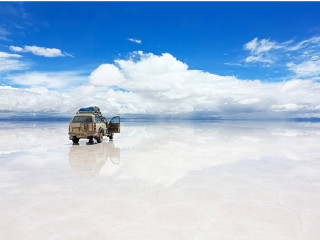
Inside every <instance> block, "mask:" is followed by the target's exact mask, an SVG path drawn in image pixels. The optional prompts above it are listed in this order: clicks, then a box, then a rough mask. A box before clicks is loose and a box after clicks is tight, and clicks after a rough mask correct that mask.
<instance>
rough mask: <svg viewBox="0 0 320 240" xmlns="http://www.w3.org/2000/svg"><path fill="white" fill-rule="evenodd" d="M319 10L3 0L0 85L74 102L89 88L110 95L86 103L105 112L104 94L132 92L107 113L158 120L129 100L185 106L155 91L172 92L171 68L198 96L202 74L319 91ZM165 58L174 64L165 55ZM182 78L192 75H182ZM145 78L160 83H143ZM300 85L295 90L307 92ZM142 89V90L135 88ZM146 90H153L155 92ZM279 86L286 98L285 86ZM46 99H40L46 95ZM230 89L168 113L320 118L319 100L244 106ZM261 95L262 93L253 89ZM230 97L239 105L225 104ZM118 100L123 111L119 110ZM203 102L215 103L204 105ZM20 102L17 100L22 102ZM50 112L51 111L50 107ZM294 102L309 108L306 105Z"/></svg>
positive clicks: (278, 5) (281, 5) (317, 6)
mask: <svg viewBox="0 0 320 240" xmlns="http://www.w3.org/2000/svg"><path fill="white" fill-rule="evenodd" d="M319 12H320V3H319V2H94V3H91V2H24V3H17V2H16V3H6V2H1V3H0V53H1V54H2V55H1V54H0V64H1V62H2V67H1V66H0V84H1V85H0V86H2V88H3V89H5V88H6V90H5V91H8V87H11V88H15V89H18V90H20V91H22V90H24V91H26V92H28V94H30V92H33V94H34V91H36V92H37V91H40V90H39V87H42V88H45V90H46V91H49V93H50V94H67V92H68V94H73V96H75V95H76V96H77V97H79V94H80V93H79V92H76V91H80V90H79V89H81V88H83V87H84V86H87V87H88V88H90V87H91V88H97V87H98V88H99V89H100V90H101V89H103V91H102V90H101V93H100V94H101V99H100V100H98V99H96V101H90V100H88V104H89V102H90V104H91V102H92V103H95V102H97V103H98V104H99V103H100V101H101V102H102V101H103V94H105V95H106V96H107V95H110V92H109V91H111V90H112V91H113V93H114V92H117V89H118V90H119V89H120V92H119V93H114V94H118V95H119V94H120V95H121V94H122V93H121V92H122V91H121V89H126V90H127V91H128V92H129V93H132V94H133V95H134V94H136V95H135V96H134V97H133V98H134V99H131V97H132V96H131V95H130V98H129V99H126V100H124V99H125V98H126V97H127V96H126V97H124V96H118V95H117V96H114V97H113V98H114V99H116V100H117V102H118V104H115V103H112V104H111V105H112V106H113V107H112V108H108V111H111V110H112V111H114V112H117V113H124V114H156V115H157V114H159V112H153V111H149V110H150V109H149V108H148V107H146V106H144V107H145V108H143V107H142V109H144V110H142V111H140V112H139V111H138V110H137V109H134V108H135V107H132V106H131V108H130V106H128V101H134V102H135V101H136V103H137V105H139V104H138V102H139V101H142V102H145V101H149V100H150V104H151V105H152V104H153V102H154V103H156V102H161V101H162V102H163V101H164V102H170V104H169V105H164V106H163V110H165V109H166V108H167V107H170V108H171V109H172V106H176V105H179V104H178V103H177V99H176V97H173V96H171V95H170V94H169V93H168V91H167V90H166V89H164V88H162V86H159V85H158V83H159V82H163V84H164V85H167V83H166V80H164V79H163V78H159V79H157V76H160V75H161V74H164V73H166V72H167V71H169V72H170V71H171V70H172V69H171V70H170V69H169V68H167V67H166V64H169V65H172V66H174V65H175V64H176V63H177V64H178V65H179V64H180V63H181V64H180V65H179V66H177V68H176V69H180V70H179V73H181V74H180V75H179V77H177V73H176V72H175V71H176V69H173V70H172V71H173V72H172V74H173V75H170V77H171V78H172V79H176V78H177V79H180V78H182V79H183V80H172V81H175V82H176V83H178V82H179V83H181V84H184V85H185V86H190V88H194V86H193V85H192V83H194V82H197V81H198V80H199V79H200V78H201V79H204V77H203V76H205V74H206V73H210V74H212V76H211V77H212V78H213V77H214V76H218V77H220V76H221V77H227V76H232V77H233V78H234V79H235V81H236V82H234V83H230V84H231V85H232V86H235V85H237V84H238V82H237V81H240V82H239V83H240V84H243V83H245V84H246V80H257V81H259V84H261V86H259V87H258V88H259V89H267V88H268V87H270V85H263V84H267V83H272V84H276V83H279V82H281V83H283V84H285V83H287V82H290V81H301V83H299V84H301V86H305V84H306V83H310V84H312V86H311V85H310V86H307V87H306V88H307V89H309V90H310V89H316V90H313V91H317V86H316V87H315V86H314V84H317V83H318V80H319V77H320V72H319V71H318V70H317V69H318V67H320V61H319V57H320V17H319ZM164 53H167V54H169V55H170V56H168V55H163V54H164ZM148 54H149V55H148ZM171 57H172V58H171ZM115 61H116V62H115ZM117 61H120V63H119V62H117ZM132 61H133V62H134V65H132V66H131V65H130V64H129V63H131V62H132ZM154 61H156V62H158V64H156V67H155V69H154V71H153V72H151V71H149V70H150V69H153V68H151V67H152V66H153V65H152V62H154ZM104 64H107V65H104ZM108 64H109V65H108ZM128 64H129V65H130V66H129V65H128ZM148 64H151V65H148ZM141 66H145V67H146V69H142V68H141ZM161 66H163V68H162V69H160V67H161ZM184 66H187V69H184ZM158 68H159V69H158ZM168 69H169V70H168ZM97 70H99V71H101V72H102V73H101V74H102V75H103V76H100V73H99V71H97ZM162 70H163V71H162ZM193 70H199V71H198V73H199V72H201V74H204V75H203V76H202V75H201V76H200V75H199V76H194V75H195V73H196V71H195V72H194V71H193ZM130 71H131V72H130ZM132 71H133V72H132ZM139 71H140V72H139ZM184 71H186V72H187V73H183V72H184ZM118 72H119V73H118ZM137 72H139V74H140V75H139V76H140V77H138V78H137V77H136V76H133V75H134V73H137ZM159 72H161V74H160V75H159ZM93 73H95V74H93ZM148 74H149V75H148ZM185 75H188V76H187V77H186V76H185ZM189 75H190V76H189ZM191 75H192V76H193V77H194V79H195V80H193V79H192V77H191ZM143 76H149V79H154V80H153V81H151V82H148V80H142V79H143ZM182 76H185V77H182ZM163 77H165V76H163ZM166 77H168V76H166ZM88 79H89V80H88ZM101 79H111V80H110V81H111V82H109V83H106V82H102V81H104V80H101ZM114 79H118V80H114ZM106 81H109V80H106ZM217 81H218V80H217ZM220 81H222V82H223V81H224V80H223V79H222V80H220ZM230 81H231V80H230ZM133 82H135V84H133ZM190 82H192V83H190ZM212 82H213V81H212ZM212 82H211V83H204V82H203V81H200V82H198V83H197V84H198V85H195V87H196V88H197V86H199V87H200V86H202V87H205V88H211V87H212V89H213V90H214V89H217V85H215V86H213V85H212V84H213V83H212ZM226 82H227V81H226ZM111 83H112V84H111ZM170 84H171V82H170ZM206 84H209V85H208V86H207V85H206ZM272 84H271V85H272ZM299 84H298V86H297V88H301V86H299ZM133 85H134V86H133ZM136 85H140V87H139V88H137V86H136ZM145 85H150V86H151V85H152V86H153V87H154V88H155V89H153V88H152V89H151V88H150V87H148V86H145ZM249 85H250V84H249ZM142 86H145V87H146V88H145V89H143V90H141V88H142ZM191 86H192V87H191ZM241 86H242V85H241ZM265 86H267V87H265ZM272 86H273V87H274V88H275V89H278V90H279V86H278V85H272ZM172 87H173V88H175V87H176V89H175V90H176V92H175V93H174V95H177V93H178V95H181V99H179V101H181V102H184V101H183V100H182V98H187V95H188V96H189V95H190V96H194V95H193V93H192V92H190V90H189V89H184V88H181V87H179V86H176V85H173V86H172ZM224 87H228V86H220V89H223V88H224ZM256 87H257V86H256ZM243 88H250V86H243ZM75 89H77V90H75ZM241 89H242V87H241ZM100 90H99V91H100ZM156 90H157V94H158V95H159V96H158V97H159V98H157V99H149V96H148V95H144V93H145V92H146V91H149V92H150V91H151V92H152V91H156ZM3 91H4V90H3ZM10 91H12V89H11V90H10ZM41 91H42V92H41ZM41 91H40V92H41V93H43V91H44V90H43V89H42V90H41ZM92 91H94V90H92ZM188 91H189V92H188ZM225 91H226V94H230V96H228V97H226V99H224V98H223V99H206V100H203V97H202V96H204V97H209V96H210V93H203V92H202V93H201V94H199V96H198V97H199V98H197V99H196V101H198V100H199V104H195V105H192V108H188V107H187V105H190V104H189V102H188V103H185V105H184V106H180V107H181V109H183V110H182V111H179V110H178V109H176V110H174V111H172V112H170V114H191V113H192V114H197V113H199V114H200V115H203V114H204V115H210V116H220V115H228V114H230V113H232V114H234V113H238V112H239V111H240V112H242V113H243V114H245V113H247V112H250V113H256V112H257V111H258V112H260V111H263V112H265V113H266V112H268V113H267V115H270V112H273V113H272V114H271V115H273V114H275V112H277V114H278V112H281V111H280V110H277V111H274V110H272V109H282V107H283V106H284V105H285V106H287V107H284V108H285V109H286V110H285V112H286V114H287V111H289V110H288V109H294V111H295V115H299V116H300V115H301V114H300V113H299V111H302V110H301V109H304V111H303V116H305V114H306V112H305V109H306V108H307V109H308V110H307V112H308V113H307V115H306V116H309V115H310V113H309V112H310V111H311V112H312V113H314V114H311V115H312V116H314V115H317V114H318V113H317V111H318V110H317V109H318V102H317V101H318V100H317V99H313V100H312V101H311V102H307V103H305V102H303V103H301V102H299V101H300V100H298V99H299V98H298V96H300V95H297V96H296V99H297V100H291V101H292V102H285V101H284V100H282V99H278V100H274V99H273V98H272V101H271V100H270V98H268V100H266V99H261V95H266V94H265V93H263V91H262V90H261V93H259V94H257V96H254V97H250V96H249V97H248V95H247V97H248V99H249V100H248V101H247V100H243V99H242V98H241V99H242V100H239V99H240V97H239V96H240V95H241V97H243V96H244V95H246V94H248V93H249V92H250V91H251V90H249V91H247V92H243V93H241V94H240V95H239V93H238V92H237V91H235V92H232V91H231V92H230V91H229V92H228V91H227V89H225ZM257 91H260V90H255V92H257ZM271 91H273V90H271ZM279 91H280V90H279ZM306 91H307V90H306ZM24 93H25V92H24ZM107 93H108V94H107ZM180 93H181V94H180ZM182 93H183V94H182ZM213 93H215V92H214V91H213V92H212V94H213ZM317 93H319V92H312V93H310V96H311V95H312V94H314V95H317ZM5 94H9V93H7V92H6V93H3V96H7V95H5ZM37 94H40V93H38V92H37ZM157 94H154V96H157ZM205 94H208V96H207V95H205ZM237 94H238V95H237ZM305 94H309V92H308V93H305ZM111 95H112V94H111ZM291 95H292V93H290V96H291ZM302 95H303V94H302ZM70 96H71V95H68V96H67V97H66V98H70ZM224 96H225V95H224ZM235 96H236V97H235ZM312 96H313V95H312ZM201 97H202V98H201ZM269 97H270V96H269ZM28 98H29V97H28ZM59 98H63V99H65V98H64V97H59ZM229 98H232V99H233V100H232V101H231V102H230V101H227V100H228V99H229ZM291 98H293V97H291ZM291 98H289V99H291ZM201 99H202V100H203V101H202V100H201ZM250 99H251V100H250ZM259 99H260V100H259ZM120 100H121V101H123V102H122V103H123V104H124V105H121V104H120V103H119V102H121V101H120ZM66 101H67V100H66ZM106 101H111V100H110V99H106ZM179 101H178V102H179ZM221 101H222V102H223V104H227V105H228V106H230V108H227V109H225V108H223V110H222V108H221V107H218V106H217V102H221ZM234 101H238V102H237V104H239V101H240V102H241V101H242V102H244V104H245V105H246V104H249V103H252V104H253V103H254V102H255V101H256V102H257V101H258V102H261V101H262V102H264V105H266V104H268V103H269V104H271V103H270V102H272V104H274V106H278V107H275V108H274V107H272V106H273V105H269V106H268V110H267V111H266V110H261V109H260V108H259V107H258V109H259V110H257V109H256V107H257V106H256V104H254V105H252V106H247V105H246V106H243V103H241V104H242V105H241V106H239V105H234V106H233V105H232V104H233V103H234ZM277 101H278V102H277ZM297 101H298V102H297ZM204 102H207V103H208V104H209V105H204ZM274 102H277V104H276V103H274ZM18 103H19V101H17V102H16V104H18ZM109 103H110V102H109ZM131 103H132V102H131ZM40 104H41V103H40ZM47 104H50V101H49V102H48V103H47ZM81 104H86V102H81ZM119 104H120V106H119ZM288 104H296V105H297V104H298V105H299V104H300V105H301V104H302V105H303V107H301V106H300V105H299V106H300V107H297V106H296V105H288ZM2 105H4V107H3V108H2V109H1V110H3V111H5V110H10V111H13V114H14V113H17V112H16V110H14V107H15V105H10V106H8V105H6V104H2ZM79 105H80V103H79ZM116 105H118V106H116ZM129 105H130V104H129ZM231 105H232V106H231ZM262 105H263V104H262ZM108 106H110V104H109V105H108ZM279 106H280V107H279ZM281 106H282V107H281ZM288 106H291V107H288ZM74 107H78V105H77V106H74ZM154 107H158V106H154V105H152V107H150V108H154ZM252 107H253V109H252ZM260 107H261V106H260ZM19 109H20V110H19V111H20V112H21V113H25V114H30V111H31V110H30V109H31V108H30V109H29V108H23V107H20V108H19ZM160 109H162V108H161V107H160ZM315 109H316V111H315ZM32 111H34V110H32ZM50 111H51V112H52V111H53V112H55V111H56V112H57V113H59V114H64V113H63V112H61V111H60V110H59V111H58V110H56V108H55V107H54V106H52V107H49V108H48V107H47V108H42V110H39V113H41V114H47V113H49V112H50ZM33 114H34V113H33ZM37 114H38V112H37Z"/></svg>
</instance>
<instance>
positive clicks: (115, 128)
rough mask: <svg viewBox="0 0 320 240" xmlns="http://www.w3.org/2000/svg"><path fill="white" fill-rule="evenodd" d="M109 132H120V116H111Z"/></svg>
mask: <svg viewBox="0 0 320 240" xmlns="http://www.w3.org/2000/svg"><path fill="white" fill-rule="evenodd" d="M108 133H120V117H119V116H115V117H113V118H111V120H110V122H109V127H108Z"/></svg>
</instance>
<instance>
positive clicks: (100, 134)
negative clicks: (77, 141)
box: [97, 131, 103, 143]
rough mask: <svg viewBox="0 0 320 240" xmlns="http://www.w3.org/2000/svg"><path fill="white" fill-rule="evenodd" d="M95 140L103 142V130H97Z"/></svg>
mask: <svg viewBox="0 0 320 240" xmlns="http://www.w3.org/2000/svg"><path fill="white" fill-rule="evenodd" d="M97 142H98V143H102V142H103V132H102V131H100V132H99V136H98V139H97Z"/></svg>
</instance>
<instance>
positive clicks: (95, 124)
mask: <svg viewBox="0 0 320 240" xmlns="http://www.w3.org/2000/svg"><path fill="white" fill-rule="evenodd" d="M114 133H120V117H119V116H116V117H113V118H112V119H111V120H110V122H108V120H107V119H106V118H105V117H104V116H103V115H102V114H101V112H100V109H99V108H98V107H87V108H80V109H79V111H78V112H77V113H76V115H74V116H73V118H72V120H71V121H70V125H69V139H70V140H72V141H73V142H74V143H78V142H79V139H80V138H86V139H89V140H90V142H92V141H93V138H95V139H97V142H98V143H101V142H102V141H103V136H108V137H109V139H110V140H112V139H113V134H114Z"/></svg>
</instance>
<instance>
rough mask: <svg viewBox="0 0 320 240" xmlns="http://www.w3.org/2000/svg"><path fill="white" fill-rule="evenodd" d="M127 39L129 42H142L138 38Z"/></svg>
mask: <svg viewBox="0 0 320 240" xmlns="http://www.w3.org/2000/svg"><path fill="white" fill-rule="evenodd" d="M128 40H129V41H130V42H134V43H138V44H142V41H141V40H139V39H134V38H128Z"/></svg>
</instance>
